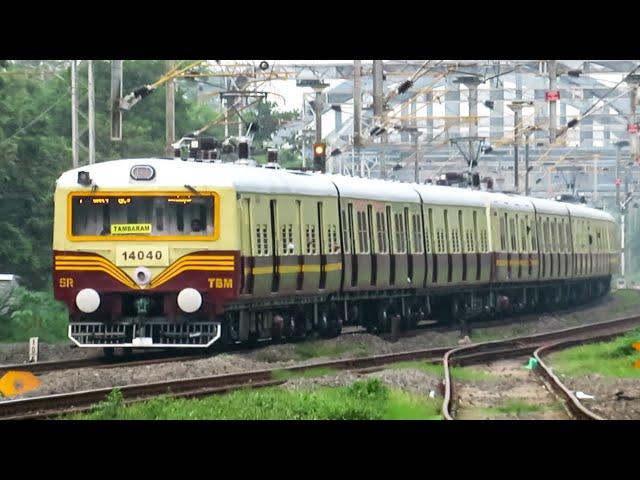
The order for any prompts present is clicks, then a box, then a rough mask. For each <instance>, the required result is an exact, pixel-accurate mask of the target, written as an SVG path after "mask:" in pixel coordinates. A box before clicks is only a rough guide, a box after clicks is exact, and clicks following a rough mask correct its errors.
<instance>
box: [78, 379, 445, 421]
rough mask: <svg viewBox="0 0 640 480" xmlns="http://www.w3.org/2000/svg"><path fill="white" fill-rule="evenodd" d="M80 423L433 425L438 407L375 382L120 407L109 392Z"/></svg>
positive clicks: (81, 416)
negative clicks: (351, 422)
mask: <svg viewBox="0 0 640 480" xmlns="http://www.w3.org/2000/svg"><path fill="white" fill-rule="evenodd" d="M66 418H70V419H79V420H435V419H440V418H441V415H440V401H439V400H436V399H430V398H427V397H423V396H419V395H414V394H410V393H407V392H403V391H400V390H395V389H391V388H389V387H387V386H385V385H384V384H383V383H382V382H381V381H380V380H379V379H370V380H366V381H358V382H355V383H353V384H352V385H350V386H347V387H337V388H329V387H321V388H315V389H313V390H300V391H293V390H286V389H283V388H279V387H270V388H262V389H257V390H238V391H235V392H231V393H228V394H224V395H215V396H211V397H205V398H200V399H171V398H167V397H159V398H155V399H152V400H149V401H146V402H140V403H134V404H130V405H124V404H123V399H122V394H121V393H120V391H119V390H117V389H116V390H114V391H112V392H111V393H110V394H109V397H108V399H107V400H106V401H104V402H102V403H100V404H98V405H97V406H96V407H95V408H94V409H93V411H91V412H90V413H86V414H76V415H72V416H70V417H66Z"/></svg>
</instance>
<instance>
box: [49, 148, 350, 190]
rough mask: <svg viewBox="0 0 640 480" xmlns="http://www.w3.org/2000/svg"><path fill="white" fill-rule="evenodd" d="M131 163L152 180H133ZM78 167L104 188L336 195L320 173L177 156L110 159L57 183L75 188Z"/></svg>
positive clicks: (71, 173) (65, 176) (73, 171)
mask: <svg viewBox="0 0 640 480" xmlns="http://www.w3.org/2000/svg"><path fill="white" fill-rule="evenodd" d="M135 165H150V166H152V167H153V168H154V169H155V172H156V175H155V177H154V178H153V180H150V181H136V180H133V179H132V178H131V177H130V175H129V172H130V170H131V168H132V167H133V166H135ZM80 170H85V171H88V172H89V175H90V176H91V178H92V179H93V180H94V182H95V183H96V184H97V185H98V187H100V188H108V189H117V188H122V187H123V186H132V185H137V186H140V188H141V189H148V188H150V187H151V188H159V187H166V188H172V187H181V188H182V187H184V185H190V186H192V187H194V188H196V189H198V187H200V188H207V187H218V188H219V187H228V188H234V189H235V190H237V191H239V192H253V193H283V194H293V193H295V194H297V195H318V196H332V197H336V196H337V194H336V189H335V186H334V185H333V183H331V181H329V179H328V178H327V177H326V176H324V175H314V174H310V173H305V172H296V171H293V170H285V169H271V168H256V167H252V166H249V165H237V164H233V163H203V162H193V161H189V162H183V161H182V160H179V159H176V160H174V159H160V158H138V159H123V160H112V161H108V162H100V163H95V164H93V165H85V166H82V167H79V168H75V169H73V170H69V171H67V172H64V173H63V174H62V175H61V176H60V178H59V179H58V181H57V185H58V186H59V187H67V188H71V187H77V186H78V172H79V171H80Z"/></svg>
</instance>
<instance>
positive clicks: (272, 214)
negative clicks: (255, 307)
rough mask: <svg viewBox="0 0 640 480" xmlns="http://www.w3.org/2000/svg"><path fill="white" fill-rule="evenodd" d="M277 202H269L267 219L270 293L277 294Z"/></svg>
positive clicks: (278, 265)
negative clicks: (268, 229) (268, 227)
mask: <svg viewBox="0 0 640 480" xmlns="http://www.w3.org/2000/svg"><path fill="white" fill-rule="evenodd" d="M277 207H278V202H277V200H273V199H272V200H270V201H269V218H270V220H271V225H270V227H271V238H272V239H273V241H272V242H271V257H272V262H271V268H272V271H271V272H272V273H271V293H278V287H279V285H280V255H279V252H278V250H279V249H278V247H279V242H278V210H277Z"/></svg>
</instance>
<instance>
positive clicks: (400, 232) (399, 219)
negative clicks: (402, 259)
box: [393, 213, 407, 253]
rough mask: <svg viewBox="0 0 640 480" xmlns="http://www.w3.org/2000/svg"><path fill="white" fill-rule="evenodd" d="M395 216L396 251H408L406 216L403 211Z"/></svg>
mask: <svg viewBox="0 0 640 480" xmlns="http://www.w3.org/2000/svg"><path fill="white" fill-rule="evenodd" d="M393 218H394V227H395V252H396V253H406V252H407V244H406V239H405V229H404V217H403V216H402V213H395V214H394V217H393Z"/></svg>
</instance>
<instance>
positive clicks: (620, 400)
mask: <svg viewBox="0 0 640 480" xmlns="http://www.w3.org/2000/svg"><path fill="white" fill-rule="evenodd" d="M560 379H561V380H562V382H564V384H565V385H566V386H567V387H568V388H569V389H571V390H572V391H573V393H575V392H576V391H581V392H584V393H586V394H588V395H592V396H594V397H595V398H594V399H593V400H590V399H585V400H580V401H581V402H582V404H583V405H584V406H585V407H587V408H588V409H589V410H591V411H593V412H594V413H596V414H598V415H600V416H601V417H602V418H606V419H608V420H640V381H638V379H637V378H612V377H603V376H601V375H596V374H591V375H585V376H576V377H568V376H565V375H560ZM618 392H622V393H621V394H619V396H617V395H616V393H618Z"/></svg>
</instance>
